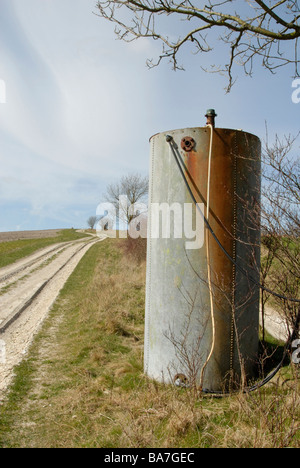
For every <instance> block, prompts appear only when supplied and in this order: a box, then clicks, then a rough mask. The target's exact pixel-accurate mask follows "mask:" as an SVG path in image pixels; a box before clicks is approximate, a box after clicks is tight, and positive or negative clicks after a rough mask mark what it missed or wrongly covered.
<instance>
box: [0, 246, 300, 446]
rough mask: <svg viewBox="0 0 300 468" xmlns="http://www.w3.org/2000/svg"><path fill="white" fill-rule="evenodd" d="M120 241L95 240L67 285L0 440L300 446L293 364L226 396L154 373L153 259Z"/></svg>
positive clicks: (3, 417)
mask: <svg viewBox="0 0 300 468" xmlns="http://www.w3.org/2000/svg"><path fill="white" fill-rule="evenodd" d="M120 242H121V241H118V240H113V239H109V240H105V241H104V242H101V243H98V244H96V245H94V246H93V247H91V249H90V250H89V251H88V252H87V254H86V255H85V256H84V258H83V259H82V260H81V261H80V263H79V265H78V267H77V268H76V270H75V271H74V272H73V274H72V275H71V277H70V278H69V280H68V281H67V283H66V284H65V286H64V288H63V290H62V291H61V294H60V296H59V298H58V299H57V301H56V303H55V304H54V306H53V308H52V310H51V312H50V314H49V316H48V318H47V319H46V320H45V322H44V324H43V326H42V328H41V330H40V332H39V334H38V335H37V336H36V337H35V340H34V342H33V344H32V346H31V348H30V350H29V353H28V356H27V358H26V359H25V360H24V361H23V362H22V363H21V364H20V365H19V366H18V368H17V369H16V378H15V380H14V382H13V384H12V386H11V389H10V392H9V393H8V395H7V399H6V401H5V402H3V404H2V406H0V446H1V447H5V448H6V447H62V448H65V447H108V448H115V447H131V448H132V447H134V448H135V447H153V448H155V447H159V448H168V447H191V448H193V447H298V446H299V434H298V435H297V431H296V429H297V427H298V429H299V406H300V405H299V385H298V381H297V379H296V377H295V369H293V368H292V367H291V366H289V365H288V366H287V367H285V368H283V369H282V372H281V373H280V374H279V375H278V376H277V377H276V379H275V380H274V381H273V382H272V383H271V384H269V385H268V386H266V387H264V388H262V389H261V390H260V391H258V392H254V393H252V394H250V395H244V394H237V395H232V396H230V397H228V398H221V399H219V398H213V397H208V396H206V397H205V396H199V395H196V394H195V393H194V392H193V391H192V390H190V389H180V388H177V387H173V386H168V385H162V384H158V383H155V382H152V381H150V380H149V379H147V378H146V377H145V375H144V374H143V338H144V305H145V304H144V300H145V298H144V286H145V263H144V262H141V263H134V262H132V260H128V257H126V256H125V255H124V254H123V252H124V249H123V250H121V249H119V247H118V245H119V244H120ZM272 346H273V345H272ZM297 424H298V426H297Z"/></svg>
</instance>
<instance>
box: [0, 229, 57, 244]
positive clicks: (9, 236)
mask: <svg viewBox="0 0 300 468" xmlns="http://www.w3.org/2000/svg"><path fill="white" fill-rule="evenodd" d="M59 232H61V229H47V230H44V231H14V232H0V242H8V241H13V240H22V239H44V238H45V237H46V238H47V237H56V236H57V235H58V234H59Z"/></svg>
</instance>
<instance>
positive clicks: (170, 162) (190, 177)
mask: <svg viewBox="0 0 300 468" xmlns="http://www.w3.org/2000/svg"><path fill="white" fill-rule="evenodd" d="M211 132H212V130H211V128H210V127H197V128H185V129H179V130H174V131H169V132H164V133H159V134H156V135H154V136H152V137H151V138H150V145H151V149H150V188H149V214H148V246H147V280H146V311H145V350H144V368H145V373H146V374H147V375H148V376H149V377H150V378H153V379H155V380H157V381H160V382H166V383H176V384H178V383H179V384H180V385H194V384H196V385H198V384H199V382H200V380H201V387H202V388H203V389H208V390H211V391H221V390H223V389H224V388H225V387H226V386H228V385H229V381H230V382H232V381H233V380H234V381H238V382H240V381H241V378H243V379H244V377H245V376H251V375H252V374H253V370H254V366H255V362H256V357H257V352H258V326H259V325H258V324H259V288H258V286H257V284H256V283H255V282H259V269H260V229H259V220H260V212H259V206H260V155H261V144H260V140H259V138H258V137H256V136H255V135H252V134H250V133H246V132H243V131H239V130H232V129H221V128H214V129H213V134H212V135H213V140H212V146H211V147H210V144H211ZM171 139H172V144H170V140H171ZM210 148H211V176H210V202H209V216H208V219H209V224H210V226H211V228H212V230H213V232H214V234H215V236H216V237H217V238H218V240H219V241H220V243H221V245H222V246H223V248H224V249H225V250H226V252H227V253H228V255H229V257H231V258H232V259H233V260H234V262H236V263H237V264H239V265H241V267H242V269H243V270H246V271H247V273H248V274H249V276H247V275H245V274H243V272H242V271H241V270H242V269H239V268H237V267H236V265H235V264H234V262H232V261H231V260H230V258H229V257H228V256H226V255H225V253H224V251H222V249H221V248H220V246H219V245H218V243H217V242H216V240H215V238H214V237H213V236H212V234H211V233H209V235H207V233H206V229H207V227H205V226H200V228H198V229H203V231H205V232H204V242H203V243H202V244H201V246H200V247H199V248H188V245H189V244H188V241H190V240H191V239H189V238H187V237H186V236H185V231H184V229H183V230H182V231H183V232H182V233H180V232H179V233H178V229H177V231H176V227H174V226H173V227H174V229H172V226H171V229H170V235H169V236H164V235H162V231H161V230H160V231H159V235H157V232H158V230H157V229H158V228H157V226H156V225H157V223H160V222H161V223H163V221H162V218H158V216H157V213H158V211H157V207H162V206H165V207H166V206H168V207H169V208H170V209H169V211H165V214H166V213H168V215H169V216H170V219H171V221H168V222H169V225H170V223H172V219H173V218H172V217H174V219H175V216H177V220H178V216H180V210H179V211H178V212H176V209H175V208H177V209H178V207H179V206H181V207H182V213H184V212H185V211H184V209H185V207H186V206H188V205H189V204H192V205H193V208H192V210H193V215H192V217H193V223H194V228H195V224H196V219H197V218H196V217H197V210H196V206H195V203H194V202H195V200H196V201H197V203H199V207H201V206H202V210H203V213H204V214H205V210H206V208H207V206H206V203H207V184H208V164H209V153H210ZM175 156H176V157H177V158H178V160H179V161H180V164H181V167H182V169H183V173H184V176H185V179H186V181H187V183H188V186H189V188H190V190H188V188H187V185H186V184H185V181H184V178H183V176H182V174H181V172H180V170H179V167H178V165H177V164H176V161H175ZM190 191H192V193H193V195H194V198H195V200H194V201H193V199H192V197H191V193H190ZM164 204H165V205H164ZM201 204H202V205H201ZM153 207H155V208H156V211H155V210H154V211H153V209H152V208H153ZM198 211H199V208H198ZM182 216H183V217H182V222H184V214H183V215H182ZM154 218H155V219H154ZM169 227H170V226H169ZM177 228H178V226H177ZM179 231H180V229H179ZM154 232H155V233H156V235H153V233H154ZM180 234H181V235H180ZM207 242H208V245H206V243H207ZM199 245H200V244H199ZM207 246H208V250H207V248H206V247H207ZM208 252H209V254H208ZM209 269H210V274H211V278H210V282H209V280H208V271H209ZM249 278H251V279H249ZM211 298H212V301H213V315H212V303H211Z"/></svg>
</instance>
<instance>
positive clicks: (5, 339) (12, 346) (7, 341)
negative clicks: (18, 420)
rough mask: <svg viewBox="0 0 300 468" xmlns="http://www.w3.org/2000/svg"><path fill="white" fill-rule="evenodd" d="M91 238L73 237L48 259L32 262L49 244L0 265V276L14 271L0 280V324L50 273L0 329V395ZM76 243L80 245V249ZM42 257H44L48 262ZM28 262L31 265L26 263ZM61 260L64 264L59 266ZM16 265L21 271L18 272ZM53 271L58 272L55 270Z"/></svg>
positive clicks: (61, 263) (88, 246)
mask: <svg viewBox="0 0 300 468" xmlns="http://www.w3.org/2000/svg"><path fill="white" fill-rule="evenodd" d="M104 239H105V237H104V236H103V237H101V238H100V239H99V238H96V239H95V242H96V241H99V240H100V241H101V240H104ZM89 241H90V239H89ZM95 242H91V241H90V242H86V241H82V242H78V241H76V242H74V243H72V244H70V245H68V246H65V245H64V246H63V247H64V248H62V249H58V251H57V252H56V251H54V252H52V255H54V257H53V258H52V259H51V258H50V257H49V258H48V257H47V256H46V257H43V259H42V260H41V262H37V263H36V262H33V260H36V259H37V258H38V257H39V256H41V255H42V254H43V253H47V252H48V251H49V248H48V250H47V249H43V250H41V251H39V253H35V254H34V255H31V256H29V257H27V258H26V259H23V260H21V261H19V262H17V263H15V264H14V265H11V266H10V267H6V268H3V269H0V278H3V277H4V276H5V275H7V273H8V272H13V271H14V268H15V270H16V271H17V273H16V274H15V275H12V276H11V277H10V280H6V281H4V282H2V283H0V294H1V295H0V327H1V324H3V323H5V321H6V320H7V317H9V316H10V315H13V314H14V311H15V310H17V309H18V307H21V306H22V304H24V302H25V303H26V301H27V300H28V299H30V297H31V296H32V295H33V294H34V292H35V291H37V290H38V289H39V287H40V286H41V285H42V284H43V283H44V282H45V281H47V280H49V279H50V278H52V277H53V278H52V279H51V280H50V281H49V283H48V284H47V285H46V286H45V287H44V289H43V290H42V292H41V293H40V294H39V295H38V296H37V297H36V299H34V300H33V302H32V303H31V304H30V306H29V307H28V308H26V310H25V311H24V312H23V313H22V314H21V315H20V316H19V317H18V319H17V320H15V321H14V322H13V323H11V325H10V326H9V327H8V328H7V329H5V330H4V331H3V332H2V333H0V399H2V398H3V397H4V396H5V390H6V389H7V387H8V385H9V384H10V383H11V381H12V378H13V375H14V367H15V366H16V365H17V364H19V363H20V362H21V361H22V359H23V358H24V356H25V355H26V353H27V350H28V348H29V346H30V344H31V342H32V339H33V337H34V335H35V334H36V333H37V331H38V330H39V328H40V325H41V324H42V322H43V320H44V319H45V317H46V316H47V314H48V312H49V310H50V309H51V307H52V305H53V303H54V302H55V300H56V298H57V296H58V294H59V292H60V290H61V289H62V287H63V286H64V284H65V283H66V281H67V279H68V278H69V276H70V275H71V273H72V272H73V271H74V269H75V268H76V266H77V265H78V263H79V261H80V260H81V259H82V257H83V256H84V255H85V254H86V252H87V251H88V250H89V249H90V247H91V246H92V245H94V243H95ZM80 247H82V248H81V249H80ZM79 249H80V250H79ZM77 250H78V252H77ZM76 252H77V253H76ZM49 255H50V254H49ZM45 259H46V260H47V259H48V262H47V261H45ZM32 262H33V264H32V266H31V267H30V266H28V267H27V266H26V265H30V264H31V263H32ZM66 262H67V263H66ZM65 263H66V265H65V266H64V267H63V268H62V269H61V267H62V266H63V265H64V264H65ZM20 267H21V270H22V272H20ZM23 267H24V269H23ZM30 268H31V271H30ZM60 269H61V270H60ZM59 270H60V271H59ZM56 272H58V273H57V274H55V273H56ZM22 275H23V276H22ZM9 281H10V282H11V283H9ZM4 286H6V287H7V286H9V288H8V290H7V291H6V290H4V291H3V287H4ZM1 288H2V290H1Z"/></svg>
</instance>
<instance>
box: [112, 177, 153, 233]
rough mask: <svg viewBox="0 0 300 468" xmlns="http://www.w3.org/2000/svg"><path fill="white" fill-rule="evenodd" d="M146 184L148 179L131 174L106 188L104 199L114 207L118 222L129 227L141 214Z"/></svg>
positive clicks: (146, 191)
mask: <svg viewBox="0 0 300 468" xmlns="http://www.w3.org/2000/svg"><path fill="white" fill-rule="evenodd" d="M148 184H149V182H148V177H143V176H142V175H140V174H136V173H133V174H128V175H126V176H123V177H121V179H120V181H119V182H115V183H113V184H110V185H109V186H108V187H107V189H106V193H105V195H104V198H105V200H106V201H107V202H109V203H111V204H112V205H113V206H114V208H115V212H116V215H117V217H118V219H119V220H120V221H122V222H125V223H127V224H128V225H129V224H130V222H131V221H132V220H133V219H134V218H135V217H136V216H138V215H140V214H141V209H140V208H141V205H142V204H145V202H146V197H147V194H148Z"/></svg>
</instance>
